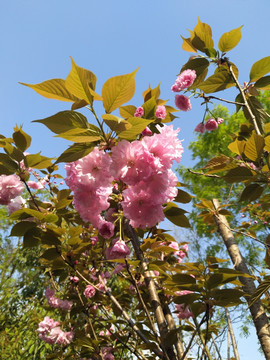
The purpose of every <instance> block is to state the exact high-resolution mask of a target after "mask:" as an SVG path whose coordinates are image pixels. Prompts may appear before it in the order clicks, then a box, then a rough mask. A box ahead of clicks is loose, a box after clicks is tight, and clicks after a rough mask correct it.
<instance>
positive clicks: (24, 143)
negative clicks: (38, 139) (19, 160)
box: [12, 126, 31, 151]
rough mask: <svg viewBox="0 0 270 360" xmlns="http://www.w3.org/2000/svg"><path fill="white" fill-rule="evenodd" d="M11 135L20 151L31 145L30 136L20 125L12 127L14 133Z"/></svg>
mask: <svg viewBox="0 0 270 360" xmlns="http://www.w3.org/2000/svg"><path fill="white" fill-rule="evenodd" d="M12 137H13V140H14V142H15V145H16V146H17V147H18V148H19V149H20V150H21V151H25V150H26V149H28V148H29V146H30V145H31V136H30V135H28V134H26V132H24V131H23V130H22V128H21V127H20V128H19V127H18V126H16V127H15V128H14V133H13V134H12Z"/></svg>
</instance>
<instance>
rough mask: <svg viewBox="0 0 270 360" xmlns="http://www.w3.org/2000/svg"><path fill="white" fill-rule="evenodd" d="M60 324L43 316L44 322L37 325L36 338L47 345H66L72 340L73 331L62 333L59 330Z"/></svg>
mask: <svg viewBox="0 0 270 360" xmlns="http://www.w3.org/2000/svg"><path fill="white" fill-rule="evenodd" d="M59 325H60V322H58V321H54V320H53V319H50V318H49V317H48V316H45V318H44V320H43V321H41V322H40V323H39V325H38V329H37V332H38V336H39V338H40V339H41V340H44V341H45V342H47V343H48V344H59V345H64V346H66V345H68V344H70V343H71V341H72V340H73V338H74V333H73V331H68V332H64V331H63V330H62V329H61V328H60V326H59Z"/></svg>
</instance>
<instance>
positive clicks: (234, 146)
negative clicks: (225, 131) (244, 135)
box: [228, 139, 246, 156]
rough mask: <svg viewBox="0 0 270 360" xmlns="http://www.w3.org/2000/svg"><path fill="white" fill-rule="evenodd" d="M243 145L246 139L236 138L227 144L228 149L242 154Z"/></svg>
mask: <svg viewBox="0 0 270 360" xmlns="http://www.w3.org/2000/svg"><path fill="white" fill-rule="evenodd" d="M245 146H246V141H244V140H238V139H236V140H235V141H234V142H232V143H230V144H229V145H228V149H230V150H231V151H232V152H234V153H235V154H237V155H240V156H242V154H243V153H244V150H245Z"/></svg>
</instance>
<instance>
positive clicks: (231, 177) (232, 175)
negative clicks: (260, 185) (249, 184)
mask: <svg viewBox="0 0 270 360" xmlns="http://www.w3.org/2000/svg"><path fill="white" fill-rule="evenodd" d="M252 177H253V174H252V172H251V170H249V169H248V168H246V167H243V166H238V167H236V168H234V169H231V170H229V171H228V172H227V174H226V175H224V176H223V179H224V180H225V181H227V182H228V183H234V182H241V181H245V180H250V179H251V178H252Z"/></svg>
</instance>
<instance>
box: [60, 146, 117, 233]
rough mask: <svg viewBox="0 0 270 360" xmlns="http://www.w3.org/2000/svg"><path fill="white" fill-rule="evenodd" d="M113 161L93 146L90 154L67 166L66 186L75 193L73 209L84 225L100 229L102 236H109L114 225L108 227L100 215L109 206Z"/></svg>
mask: <svg viewBox="0 0 270 360" xmlns="http://www.w3.org/2000/svg"><path fill="white" fill-rule="evenodd" d="M111 163H112V160H111V158H110V156H109V155H108V154H107V153H105V152H104V151H99V149H98V148H97V147H96V148H95V149H94V150H93V151H92V152H91V153H90V154H88V155H87V156H85V157H84V158H82V159H79V160H77V161H75V162H73V163H69V164H66V166H65V169H66V172H67V177H66V179H65V181H66V184H67V185H68V186H69V188H70V189H71V190H73V192H74V200H73V201H74V206H75V208H76V209H77V211H78V212H79V214H80V216H81V218H82V219H83V221H85V222H88V221H89V222H91V223H92V224H93V225H94V227H96V228H98V229H101V232H102V233H103V234H104V235H105V237H111V234H112V233H113V229H114V227H113V224H111V225H109V224H107V222H106V220H105V219H104V218H103V217H102V216H101V215H100V214H101V212H102V211H104V210H106V209H107V208H108V207H109V205H110V204H109V202H108V197H109V195H110V194H111V192H112V180H113V177H112V175H111V173H110V166H111Z"/></svg>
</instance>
